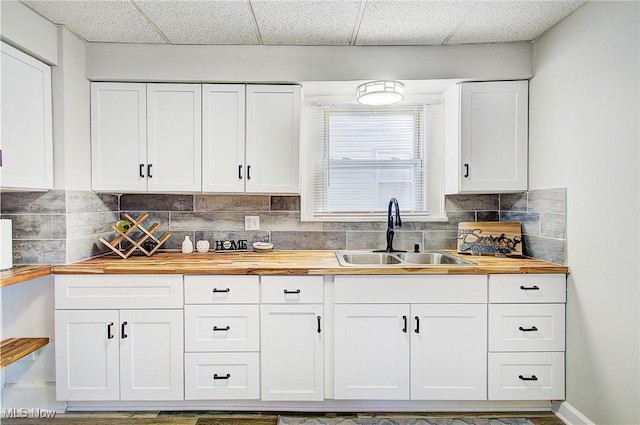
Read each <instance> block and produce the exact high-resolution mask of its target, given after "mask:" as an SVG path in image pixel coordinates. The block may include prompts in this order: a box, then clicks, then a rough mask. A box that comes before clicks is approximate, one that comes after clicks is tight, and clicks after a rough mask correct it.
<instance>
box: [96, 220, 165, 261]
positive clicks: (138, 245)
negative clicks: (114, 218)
mask: <svg viewBox="0 0 640 425" xmlns="http://www.w3.org/2000/svg"><path fill="white" fill-rule="evenodd" d="M124 217H125V218H126V219H127V220H129V221H130V222H131V227H130V228H129V229H128V230H127V231H126V232H122V231H120V229H118V228H117V227H116V226H113V225H112V226H111V228H112V229H113V230H114V231H115V232H116V233H117V234H118V236H116V237H115V238H114V239H113V240H112V241H111V242H109V241H107V240H105V239H104V238H99V240H100V242H102V243H103V244H105V245H106V246H108V247H109V248H110V249H111V250H112V251H113V252H115V253H116V254H118V255H119V256H121V257H122V258H127V257H129V256H130V255H131V254H132V253H133V252H134V251H135V250H136V249H139V250H140V251H142V252H143V253H144V254H145V255H146V256H147V257H151V255H153V253H154V252H156V251H157V250H158V248H160V247H161V246H162V244H163V243H165V242H166V241H167V239H169V236H171V234H170V233H167V232H165V233H163V234H162V235H161V236H160V237H159V238H158V237H156V236H155V235H154V234H153V232H155V231H156V229H157V228H158V227H159V226H160V225H159V224H158V223H153V224H152V225H151V226H149V228H148V229H147V228H145V227H144V226H142V222H143V221H145V220H146V219H147V217H149V213H142V214H141V215H140V217H138V218H133V217H131V216H130V215H129V214H124ZM134 230H139V231H141V232H142V234H141V235H140V236H139V237H138V238H137V239H133V238H132V237H131V236H130V234H131V232H133V231H134ZM147 239H151V240H152V241H153V242H154V243H155V244H154V246H153V249H151V250H146V249H145V248H143V247H142V244H143V243H144V242H145V241H146V240H147ZM124 240H126V241H128V242H130V243H131V246H130V247H128V248H127V249H125V250H124V251H120V249H119V247H118V245H119V244H120V242H122V241H124Z"/></svg>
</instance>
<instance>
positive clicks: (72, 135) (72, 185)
mask: <svg viewBox="0 0 640 425" xmlns="http://www.w3.org/2000/svg"><path fill="white" fill-rule="evenodd" d="M57 36H58V66H56V67H53V69H52V76H51V78H52V93H53V139H54V152H53V157H54V177H55V178H54V187H55V188H56V189H67V190H91V127H90V93H91V90H90V83H89V80H87V78H86V77H85V64H86V43H85V42H84V41H82V40H80V39H79V38H78V37H76V36H75V35H73V34H72V33H70V32H69V31H68V30H66V29H65V28H63V27H59V28H58V34H57Z"/></svg>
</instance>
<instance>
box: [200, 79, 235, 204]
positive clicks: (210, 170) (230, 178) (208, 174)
mask: <svg viewBox="0 0 640 425" xmlns="http://www.w3.org/2000/svg"><path fill="white" fill-rule="evenodd" d="M244 133H245V86H244V84H204V85H203V86H202V159H203V160H202V190H203V191H204V192H236V193H237V192H244V183H245V177H246V168H245V164H244V147H245V144H244Z"/></svg>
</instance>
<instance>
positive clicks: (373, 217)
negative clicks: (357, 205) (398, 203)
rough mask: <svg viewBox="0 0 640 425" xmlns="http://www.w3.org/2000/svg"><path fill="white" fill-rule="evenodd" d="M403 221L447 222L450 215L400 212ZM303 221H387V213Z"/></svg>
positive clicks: (311, 218) (306, 220)
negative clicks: (432, 215)
mask: <svg viewBox="0 0 640 425" xmlns="http://www.w3.org/2000/svg"><path fill="white" fill-rule="evenodd" d="M400 216H401V217H402V221H403V222H405V223H412V222H433V223H446V222H448V221H449V218H448V217H431V216H424V215H411V214H406V215H405V214H402V213H401V214H400ZM300 221H301V222H341V223H357V222H366V223H369V222H386V221H387V215H386V214H380V215H378V214H376V215H370V214H367V215H336V216H331V215H325V216H319V217H301V218H300Z"/></svg>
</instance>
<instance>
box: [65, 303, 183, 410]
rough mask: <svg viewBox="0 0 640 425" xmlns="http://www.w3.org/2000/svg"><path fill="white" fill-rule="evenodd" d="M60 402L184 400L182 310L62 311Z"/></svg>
mask: <svg viewBox="0 0 640 425" xmlns="http://www.w3.org/2000/svg"><path fill="white" fill-rule="evenodd" d="M55 320H56V386H57V398H58V399H59V400H182V399H183V375H182V368H183V363H182V356H183V345H182V341H183V336H182V329H183V324H182V310H58V311H56V313H55Z"/></svg>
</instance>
